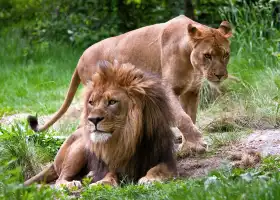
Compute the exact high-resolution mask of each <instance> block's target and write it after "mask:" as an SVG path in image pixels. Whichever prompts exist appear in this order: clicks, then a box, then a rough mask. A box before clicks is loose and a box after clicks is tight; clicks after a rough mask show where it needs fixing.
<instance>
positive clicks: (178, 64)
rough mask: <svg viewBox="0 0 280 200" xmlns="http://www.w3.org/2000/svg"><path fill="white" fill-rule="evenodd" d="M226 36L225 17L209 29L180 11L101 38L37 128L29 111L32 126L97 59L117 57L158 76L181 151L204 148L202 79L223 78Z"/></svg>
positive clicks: (67, 101)
mask: <svg viewBox="0 0 280 200" xmlns="http://www.w3.org/2000/svg"><path fill="white" fill-rule="evenodd" d="M230 36H231V28H230V25H229V23H228V22H226V21H224V22H222V23H221V25H220V27H219V28H218V29H214V28H210V27H207V26H204V25H202V24H199V23H197V22H194V21H192V20H191V19H189V18H187V17H185V16H182V15H181V16H179V17H176V18H174V19H172V20H170V21H168V22H166V23H162V24H155V25H151V26H146V27H143V28H140V29H137V30H134V31H131V32H128V33H125V34H122V35H119V36H116V37H111V38H108V39H105V40H102V41H100V42H98V43H96V44H94V45H92V46H91V47H89V48H88V49H86V50H85V52H84V53H83V55H82V56H81V57H80V59H79V62H78V65H77V68H76V69H75V72H74V74H73V76H72V80H71V84H70V88H69V90H68V94H67V97H66V99H65V101H64V103H63V105H62V106H61V108H60V109H59V111H58V112H57V113H56V115H55V116H54V117H53V118H52V119H51V120H50V121H49V122H47V123H46V124H45V125H44V126H42V127H40V128H39V127H38V126H35V125H36V124H38V123H37V122H36V120H34V118H32V117H31V118H29V121H30V122H33V123H31V127H32V128H33V130H35V131H43V130H46V129H47V128H48V127H50V126H51V125H52V124H53V123H55V122H56V121H57V120H58V119H59V118H60V117H61V116H62V115H63V114H64V113H65V111H66V110H67V109H68V107H69V105H70V103H71V101H72V99H73V97H74V95H75V92H76V90H77V88H78V85H79V84H80V82H82V83H83V84H84V85H85V84H86V83H87V81H88V80H90V78H91V75H92V74H93V73H94V72H95V71H96V67H95V66H96V63H97V62H98V61H99V60H108V61H110V62H113V61H114V60H115V59H116V60H118V61H119V62H120V63H127V62H129V63H132V64H134V65H136V66H139V67H140V68H141V69H143V70H145V71H150V72H153V73H157V74H158V75H160V76H161V77H162V79H163V80H164V81H165V84H166V90H169V92H168V93H169V95H170V98H171V99H172V101H173V102H172V105H173V106H174V109H175V110H176V121H177V123H176V126H177V127H178V128H179V130H180V131H181V132H182V135H183V141H182V144H181V145H180V149H181V151H182V152H185V153H190V152H192V151H198V152H201V151H205V148H206V145H205V142H204V141H203V138H202V135H201V133H200V132H199V131H198V129H197V128H196V127H195V125H194V123H195V121H196V113H197V107H198V101H199V90H200V87H201V80H202V78H203V77H205V78H207V79H208V80H209V81H210V82H211V83H213V84H219V83H220V82H221V81H222V80H224V79H225V78H227V76H228V73H227V63H228V61H229V55H230V47H229V40H228V38H229V37H230Z"/></svg>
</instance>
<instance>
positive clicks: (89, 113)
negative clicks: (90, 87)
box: [84, 88, 129, 143]
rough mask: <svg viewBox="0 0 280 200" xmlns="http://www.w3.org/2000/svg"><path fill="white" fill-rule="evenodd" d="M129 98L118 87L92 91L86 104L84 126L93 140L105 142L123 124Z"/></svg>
mask: <svg viewBox="0 0 280 200" xmlns="http://www.w3.org/2000/svg"><path fill="white" fill-rule="evenodd" d="M128 102H129V98H128V96H127V95H126V93H125V92H124V91H123V90H121V89H118V88H110V89H106V91H100V90H99V91H93V93H92V94H91V96H90V97H89V99H88V102H87V106H86V108H85V109H86V114H85V119H84V120H85V121H86V128H87V129H88V134H89V136H90V139H91V140H92V141H93V142H95V143H96V142H106V141H107V140H109V139H110V138H111V137H112V136H113V135H115V134H118V133H117V131H116V130H120V129H121V127H123V126H124V124H125V121H126V116H127V112H128Z"/></svg>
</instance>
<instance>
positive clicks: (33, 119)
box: [27, 115, 38, 132]
mask: <svg viewBox="0 0 280 200" xmlns="http://www.w3.org/2000/svg"><path fill="white" fill-rule="evenodd" d="M27 121H28V124H29V126H30V127H31V129H32V130H33V131H35V132H38V118H37V116H32V115H29V116H28V117H27Z"/></svg>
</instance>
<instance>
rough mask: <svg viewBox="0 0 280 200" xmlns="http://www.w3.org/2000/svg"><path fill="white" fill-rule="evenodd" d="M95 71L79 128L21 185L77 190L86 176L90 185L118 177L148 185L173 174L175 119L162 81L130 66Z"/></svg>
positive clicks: (114, 181)
mask: <svg viewBox="0 0 280 200" xmlns="http://www.w3.org/2000/svg"><path fill="white" fill-rule="evenodd" d="M96 69H97V72H96V73H95V74H94V75H93V77H92V83H89V84H88V86H87V91H86V93H85V96H84V110H83V123H82V124H83V127H82V128H79V129H78V130H77V131H76V132H75V133H73V134H72V135H71V136H70V137H69V138H68V139H67V140H66V141H65V142H64V144H63V145H62V147H61V148H60V150H59V152H58V154H57V156H56V158H55V161H54V163H53V164H52V165H51V166H50V167H48V168H47V169H46V170H44V171H43V172H41V173H39V174H38V175H36V176H35V177H33V178H31V179H30V180H28V181H26V182H25V185H30V184H31V183H33V182H40V181H43V180H45V181H46V182H51V181H54V180H56V185H61V184H66V185H67V186H70V187H71V186H74V185H75V186H78V187H80V186H81V183H80V182H79V181H78V180H79V179H80V178H81V177H83V176H85V174H87V173H89V172H93V175H94V182H95V181H98V182H97V183H107V184H111V185H117V183H118V177H125V178H126V179H128V180H130V181H138V182H139V183H150V182H153V181H163V180H165V179H168V178H171V177H173V176H176V162H175V158H174V136H173V132H172V130H171V128H170V127H171V126H172V125H173V123H175V119H174V117H173V110H172V109H171V106H170V101H169V97H168V96H167V95H166V93H165V89H164V86H163V84H162V82H161V79H160V78H159V77H155V76H152V75H150V74H145V73H144V72H143V71H142V70H140V69H137V68H135V67H134V66H133V65H131V64H123V65H121V66H119V64H118V63H115V65H112V64H110V63H108V62H101V63H100V64H99V66H98V67H97V68H96ZM75 179H76V180H75ZM73 180H74V181H73Z"/></svg>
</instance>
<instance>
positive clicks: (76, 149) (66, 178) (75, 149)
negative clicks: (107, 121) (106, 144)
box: [55, 138, 87, 188]
mask: <svg viewBox="0 0 280 200" xmlns="http://www.w3.org/2000/svg"><path fill="white" fill-rule="evenodd" d="M86 155H87V154H86V149H85V144H84V143H83V142H82V138H80V139H78V140H76V141H75V142H74V143H72V144H71V147H69V148H68V149H67V152H66V153H65V155H64V160H63V163H62V165H61V169H60V174H59V177H58V179H57V180H56V183H55V185H56V186H57V187H59V186H62V185H65V186H66V187H68V188H71V187H73V186H77V187H78V188H80V187H81V186H82V184H81V182H80V181H76V180H73V178H74V177H75V176H77V175H78V174H79V173H80V172H81V170H82V168H83V167H85V165H86V161H87V158H86Z"/></svg>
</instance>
